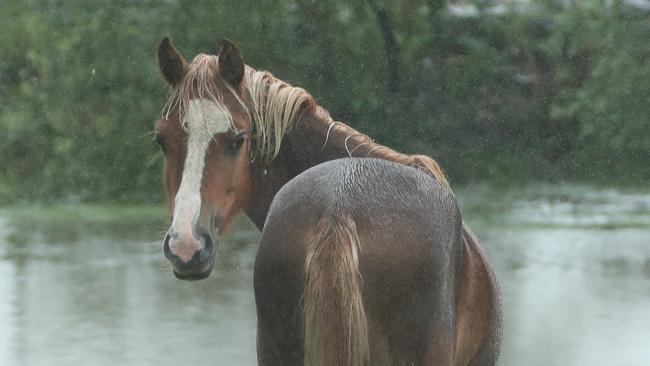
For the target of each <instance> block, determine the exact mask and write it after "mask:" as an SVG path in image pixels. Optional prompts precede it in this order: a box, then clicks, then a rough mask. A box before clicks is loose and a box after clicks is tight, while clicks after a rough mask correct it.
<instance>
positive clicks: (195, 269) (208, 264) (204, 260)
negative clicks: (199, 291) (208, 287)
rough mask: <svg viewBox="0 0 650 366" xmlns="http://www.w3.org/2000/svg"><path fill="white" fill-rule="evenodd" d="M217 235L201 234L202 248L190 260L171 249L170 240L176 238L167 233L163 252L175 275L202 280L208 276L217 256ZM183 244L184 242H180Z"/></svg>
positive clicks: (180, 277) (181, 277)
mask: <svg viewBox="0 0 650 366" xmlns="http://www.w3.org/2000/svg"><path fill="white" fill-rule="evenodd" d="M215 238H216V235H215V236H212V235H200V237H199V241H200V243H201V245H200V249H198V250H196V251H195V252H194V254H193V255H192V257H191V258H190V259H189V260H183V259H182V258H181V257H180V256H179V255H177V254H176V253H174V251H173V250H172V249H171V245H170V242H171V241H172V240H174V238H173V235H170V234H169V233H168V234H167V235H165V241H164V243H163V252H164V254H165V257H166V258H167V259H168V260H169V262H170V263H171V264H172V267H173V272H174V276H176V278H178V279H181V280H190V281H195V280H202V279H204V278H207V277H208V276H209V275H210V273H211V272H212V268H213V267H214V261H215V257H216V251H217V250H216V249H217V244H218V243H217V242H216V239H215ZM176 245H177V246H178V245H183V243H178V244H176Z"/></svg>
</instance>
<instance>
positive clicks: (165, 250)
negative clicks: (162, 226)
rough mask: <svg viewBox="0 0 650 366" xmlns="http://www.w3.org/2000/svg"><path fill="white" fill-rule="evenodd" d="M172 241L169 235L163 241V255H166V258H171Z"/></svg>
mask: <svg viewBox="0 0 650 366" xmlns="http://www.w3.org/2000/svg"><path fill="white" fill-rule="evenodd" d="M170 239H171V236H170V235H169V234H165V240H164V241H163V253H164V254H165V257H167V258H169V257H170V256H171V255H172V252H171V250H170V249H169V240H170Z"/></svg>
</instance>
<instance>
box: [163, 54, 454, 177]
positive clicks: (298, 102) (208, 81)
mask: <svg viewBox="0 0 650 366" xmlns="http://www.w3.org/2000/svg"><path fill="white" fill-rule="evenodd" d="M217 78H220V75H219V61H218V57H217V56H214V55H206V54H199V55H197V56H196V57H195V58H194V60H193V61H192V63H191V64H190V65H189V68H188V71H187V74H186V75H185V77H184V78H183V80H182V81H181V82H180V83H179V84H178V85H177V86H176V87H175V88H174V89H173V90H172V93H171V95H170V97H169V99H168V101H167V103H166V104H165V106H164V108H163V112H162V114H163V117H164V118H169V115H170V113H172V111H174V110H177V111H178V116H179V120H180V121H181V123H182V124H183V126H186V121H185V120H184V116H185V113H186V112H187V109H188V106H189V101H190V99H191V98H201V99H209V100H211V101H213V102H215V104H216V105H217V106H218V108H220V109H221V110H222V111H223V112H224V114H225V115H226V117H227V119H228V121H229V124H230V127H231V129H233V130H236V129H237V128H236V126H235V124H234V121H233V119H232V115H231V114H230V112H229V111H228V108H227V107H226V106H225V104H224V102H223V95H222V94H221V92H220V90H219V89H218V87H217V84H216V83H215V82H214V80H216V79H217ZM243 82H244V87H243V96H244V98H243V100H242V98H241V97H240V95H239V93H238V92H237V91H235V90H234V89H233V88H232V87H231V86H230V85H229V84H228V83H227V82H225V81H224V85H226V86H227V87H228V89H229V91H230V93H232V95H233V96H234V97H235V99H236V100H237V101H238V102H239V104H240V105H241V106H242V108H243V109H244V110H245V111H246V113H247V114H248V116H249V118H250V120H251V123H252V131H251V132H252V134H253V135H254V137H255V138H256V140H257V143H256V145H257V156H258V157H259V158H261V159H262V160H263V161H264V163H267V164H268V163H270V162H271V161H273V159H275V157H277V155H278V153H279V152H280V147H281V145H282V140H283V139H284V136H285V135H286V134H287V133H288V132H289V131H290V130H291V129H292V128H293V127H294V126H295V125H296V123H297V122H298V120H299V119H300V115H301V114H302V113H303V112H304V111H305V110H307V109H308V108H309V107H312V106H313V107H314V108H313V111H314V112H315V113H316V114H317V115H318V117H319V119H321V120H323V121H325V123H329V127H328V132H327V136H326V138H325V142H324V145H323V148H325V146H326V145H327V143H328V139H329V136H330V133H331V132H332V131H334V130H335V131H337V132H339V133H344V134H346V135H347V137H346V139H345V142H344V144H345V149H346V151H347V153H348V155H349V156H350V157H375V158H381V159H386V160H391V161H394V162H397V163H400V164H404V165H408V166H411V167H414V168H417V169H420V170H423V171H424V172H426V173H427V174H429V175H431V176H433V177H434V178H435V179H436V180H438V182H440V183H441V184H443V185H445V186H447V187H449V183H448V182H447V179H446V178H445V175H444V172H443V171H442V169H441V168H440V166H439V165H438V163H437V162H436V161H435V160H433V159H432V158H430V157H428V156H425V155H407V154H402V153H399V152H397V151H395V150H393V149H391V148H388V147H386V146H383V145H380V144H378V143H376V142H374V141H373V140H372V139H371V138H370V137H368V136H367V135H365V134H362V133H360V132H358V131H356V130H355V129H353V128H352V127H350V126H347V125H346V124H344V123H342V122H336V121H334V120H333V119H332V117H331V116H330V114H329V113H328V112H327V111H326V110H325V109H324V108H322V107H319V106H317V105H316V103H315V102H314V99H313V97H312V96H311V95H310V94H309V93H308V92H307V91H306V90H304V89H302V88H299V87H294V86H291V85H290V84H289V83H286V82H284V81H282V80H280V79H277V78H276V77H274V76H273V75H272V74H271V73H269V72H267V71H257V70H255V69H253V68H252V67H249V66H246V68H245V75H244V81H243ZM206 128H207V126H206Z"/></svg>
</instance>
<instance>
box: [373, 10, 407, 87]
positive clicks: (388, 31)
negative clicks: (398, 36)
mask: <svg viewBox="0 0 650 366" xmlns="http://www.w3.org/2000/svg"><path fill="white" fill-rule="evenodd" d="M368 3H369V4H370V7H371V8H372V10H373V11H374V12H375V15H376V16H377V23H378V24H379V31H380V32H381V36H382V38H383V39H384V48H385V51H386V62H387V64H388V90H389V91H392V92H397V91H399V89H400V77H399V48H398V47H397V41H396V40H395V33H394V32H393V26H392V24H391V20H390V13H389V12H388V9H386V7H385V6H384V4H383V2H382V0H377V1H376V0H368Z"/></svg>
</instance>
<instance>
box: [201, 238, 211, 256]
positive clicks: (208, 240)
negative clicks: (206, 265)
mask: <svg viewBox="0 0 650 366" xmlns="http://www.w3.org/2000/svg"><path fill="white" fill-rule="evenodd" d="M201 242H202V244H203V251H205V252H206V253H212V249H213V247H214V243H213V241H212V237H211V236H210V235H201Z"/></svg>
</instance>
